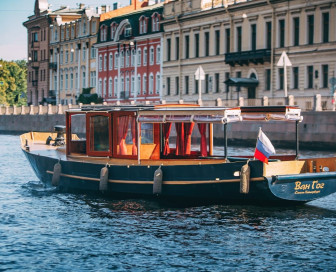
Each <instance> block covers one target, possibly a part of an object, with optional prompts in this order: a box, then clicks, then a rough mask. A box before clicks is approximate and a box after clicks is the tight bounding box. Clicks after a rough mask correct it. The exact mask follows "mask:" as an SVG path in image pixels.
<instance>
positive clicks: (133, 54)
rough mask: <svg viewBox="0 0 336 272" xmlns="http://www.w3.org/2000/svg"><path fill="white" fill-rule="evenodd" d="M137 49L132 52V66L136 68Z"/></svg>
mask: <svg viewBox="0 0 336 272" xmlns="http://www.w3.org/2000/svg"><path fill="white" fill-rule="evenodd" d="M135 53H136V51H135V49H132V51H131V66H132V67H134V66H135Z"/></svg>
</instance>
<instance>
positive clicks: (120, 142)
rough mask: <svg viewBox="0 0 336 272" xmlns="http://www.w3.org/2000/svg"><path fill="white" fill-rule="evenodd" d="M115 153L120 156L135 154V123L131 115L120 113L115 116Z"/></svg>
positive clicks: (136, 148)
mask: <svg viewBox="0 0 336 272" xmlns="http://www.w3.org/2000/svg"><path fill="white" fill-rule="evenodd" d="M116 130H117V132H116V136H117V139H116V153H117V155H122V156H137V155H138V144H137V138H138V137H137V124H136V118H135V116H133V115H121V116H118V117H117V118H116Z"/></svg>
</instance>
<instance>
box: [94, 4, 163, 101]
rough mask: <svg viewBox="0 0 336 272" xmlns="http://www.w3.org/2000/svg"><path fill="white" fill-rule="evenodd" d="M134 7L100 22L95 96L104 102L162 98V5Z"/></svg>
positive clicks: (156, 99)
mask: <svg viewBox="0 0 336 272" xmlns="http://www.w3.org/2000/svg"><path fill="white" fill-rule="evenodd" d="M133 2H134V1H133ZM135 2H142V1H135ZM132 4H134V3H132ZM145 4H146V3H145ZM134 7H135V8H134V10H133V11H132V12H129V11H127V13H126V14H124V15H118V14H116V16H113V15H111V18H109V19H106V20H104V21H103V22H101V23H100V28H99V35H98V42H97V44H96V45H95V47H96V48H98V54H97V63H98V81H97V93H98V94H99V96H101V97H103V98H104V101H105V102H107V103H120V102H121V103H129V102H130V101H145V100H146V101H159V100H160V99H161V98H162V80H161V77H162V35H163V34H162V27H161V19H162V13H163V3H157V4H155V3H154V4H153V5H148V6H146V5H144V3H142V5H139V4H138V5H137V6H136V5H135V4H134Z"/></svg>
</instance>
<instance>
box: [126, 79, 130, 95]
mask: <svg viewBox="0 0 336 272" xmlns="http://www.w3.org/2000/svg"><path fill="white" fill-rule="evenodd" d="M129 83H130V80H129V76H126V88H125V89H126V94H127V95H128V94H129Z"/></svg>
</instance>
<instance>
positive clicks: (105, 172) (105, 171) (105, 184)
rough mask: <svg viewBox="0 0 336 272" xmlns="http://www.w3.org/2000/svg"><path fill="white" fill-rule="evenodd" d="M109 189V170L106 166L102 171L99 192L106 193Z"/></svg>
mask: <svg viewBox="0 0 336 272" xmlns="http://www.w3.org/2000/svg"><path fill="white" fill-rule="evenodd" d="M107 189H108V168H107V167H106V166H105V167H103V168H102V169H101V170H100V179H99V191H102V192H105V191H107Z"/></svg>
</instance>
